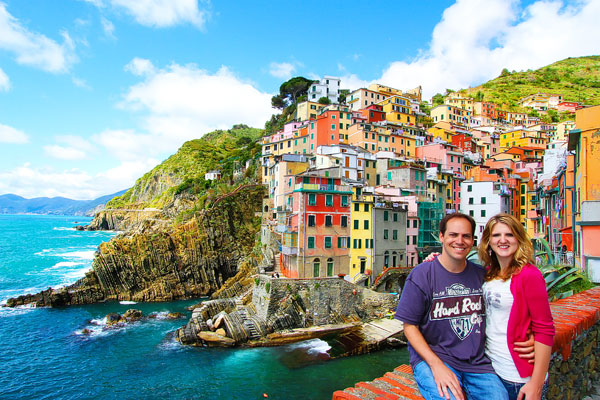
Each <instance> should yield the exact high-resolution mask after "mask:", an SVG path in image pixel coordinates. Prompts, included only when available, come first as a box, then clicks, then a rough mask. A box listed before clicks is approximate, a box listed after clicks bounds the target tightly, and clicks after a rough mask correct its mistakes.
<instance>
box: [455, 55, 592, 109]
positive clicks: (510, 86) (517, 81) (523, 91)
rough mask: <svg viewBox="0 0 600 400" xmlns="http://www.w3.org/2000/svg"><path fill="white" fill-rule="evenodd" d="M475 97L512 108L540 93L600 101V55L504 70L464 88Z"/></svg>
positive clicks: (582, 101)
mask: <svg viewBox="0 0 600 400" xmlns="http://www.w3.org/2000/svg"><path fill="white" fill-rule="evenodd" d="M460 92H461V93H467V94H469V95H471V96H472V97H474V98H478V99H481V97H482V96H483V100H484V101H490V102H493V103H496V104H501V105H503V106H504V107H505V108H507V109H509V110H511V111H517V110H519V108H518V106H517V103H518V101H519V99H520V98H522V97H525V96H528V95H531V94H535V93H538V92H541V93H556V94H562V95H563V99H564V101H576V102H581V103H583V104H586V105H598V104H600V56H587V57H578V58H567V59H565V60H562V61H557V62H555V63H553V64H550V65H548V66H545V67H542V68H540V69H537V70H535V71H532V70H528V71H522V72H516V71H512V72H510V71H508V70H506V69H505V70H504V71H503V72H502V74H501V75H500V76H499V77H497V78H495V79H492V80H491V81H488V82H486V83H484V84H482V85H480V86H477V87H473V88H469V89H464V90H461V91H460Z"/></svg>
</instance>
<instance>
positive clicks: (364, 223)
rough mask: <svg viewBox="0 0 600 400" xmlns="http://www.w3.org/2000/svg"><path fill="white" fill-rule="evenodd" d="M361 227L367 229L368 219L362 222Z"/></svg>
mask: <svg viewBox="0 0 600 400" xmlns="http://www.w3.org/2000/svg"><path fill="white" fill-rule="evenodd" d="M363 227H364V229H369V220H368V219H365V220H364V221H363Z"/></svg>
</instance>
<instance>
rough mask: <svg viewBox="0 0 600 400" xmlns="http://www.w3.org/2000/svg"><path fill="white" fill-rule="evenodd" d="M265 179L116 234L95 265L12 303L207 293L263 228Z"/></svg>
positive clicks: (216, 286)
mask: <svg viewBox="0 0 600 400" xmlns="http://www.w3.org/2000/svg"><path fill="white" fill-rule="evenodd" d="M263 196H264V189H263V187H262V186H261V185H245V186H241V187H239V188H238V189H236V190H235V191H232V192H231V193H229V194H223V195H221V196H220V197H218V198H216V199H214V201H211V202H208V203H205V208H204V209H202V210H197V211H195V212H194V213H193V214H191V215H192V217H191V218H189V219H188V220H187V221H185V222H182V223H179V224H177V223H172V225H171V226H168V227H166V226H164V224H161V226H160V228H156V227H155V226H152V224H151V223H150V222H148V221H149V220H147V221H146V222H147V223H148V226H149V228H148V229H146V230H140V232H138V233H125V234H121V235H118V236H117V237H115V238H113V239H112V240H110V241H109V242H106V243H103V244H101V245H100V247H99V248H98V251H97V253H96V257H95V258H94V261H93V268H92V270H91V271H90V272H88V273H87V275H86V276H85V277H84V278H83V279H81V280H79V281H78V282H76V283H75V284H74V285H72V286H69V287H67V288H63V289H59V290H52V289H49V290H47V291H44V292H41V293H38V294H36V295H28V296H21V297H19V298H16V299H10V300H9V301H8V302H7V305H8V306H15V305H20V304H26V303H35V304H36V305H38V306H62V305H69V304H86V303H94V302H99V301H107V300H133V301H169V300H174V299H186V298H193V297H200V296H206V295H210V294H211V293H213V292H215V291H216V290H217V289H219V288H220V287H221V285H222V284H223V283H224V282H225V281H226V280H227V279H228V278H230V277H231V276H233V275H235V274H236V273H237V272H238V263H239V262H240V261H241V260H243V259H244V258H245V257H246V256H247V255H248V254H251V252H252V249H253V247H254V244H255V239H256V237H257V234H258V232H259V229H260V221H259V218H258V217H256V215H255V213H256V212H257V211H258V210H260V204H261V202H262V198H263Z"/></svg>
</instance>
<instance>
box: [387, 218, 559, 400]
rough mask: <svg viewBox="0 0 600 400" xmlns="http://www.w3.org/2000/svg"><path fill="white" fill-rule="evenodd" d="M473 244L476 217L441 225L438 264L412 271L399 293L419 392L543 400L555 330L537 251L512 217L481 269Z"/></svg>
mask: <svg viewBox="0 0 600 400" xmlns="http://www.w3.org/2000/svg"><path fill="white" fill-rule="evenodd" d="M474 234H475V221H474V220H473V218H471V217H470V216H468V215H465V214H461V213H455V214H449V215H447V216H445V217H444V218H443V219H442V221H441V222H440V241H441V242H442V253H441V255H440V256H439V257H437V258H435V259H434V260H432V261H427V262H424V263H422V264H419V265H418V266H416V267H415V268H414V269H413V271H411V273H410V275H409V276H408V278H407V280H406V284H405V286H404V289H403V291H402V296H401V298H400V302H399V303H398V309H397V311H396V315H395V318H396V319H399V320H400V321H403V322H404V333H405V335H406V338H407V339H408V341H409V353H410V363H411V366H412V368H413V372H414V375H415V380H416V381H417V384H418V386H419V390H420V391H421V394H422V395H423V397H425V398H426V399H428V400H429V399H440V398H446V399H456V400H464V399H465V398H466V399H475V400H479V399H486V400H496V399H498V400H500V399H502V400H504V399H511V400H512V399H518V400H522V399H527V400H538V399H544V394H545V392H546V390H547V372H548V365H549V362H550V354H551V349H552V343H553V337H554V324H553V321H552V314H551V313H550V306H549V304H548V295H547V293H546V285H545V282H544V279H543V277H542V275H541V273H540V272H539V270H538V269H537V268H536V267H535V265H533V264H534V261H533V257H534V252H533V246H532V244H531V241H530V240H529V238H528V237H527V234H526V233H525V230H524V228H523V226H522V225H521V224H520V223H519V221H518V220H517V219H516V218H514V217H513V216H511V215H508V214H498V215H496V216H494V217H492V218H491V219H490V220H489V221H488V223H487V225H486V227H485V230H484V232H483V234H482V236H481V243H480V245H479V259H480V260H481V261H482V262H483V263H484V264H485V268H483V267H481V266H480V265H478V264H475V263H472V262H471V261H468V260H467V255H468V254H469V251H470V250H471V248H472V247H473V243H474ZM529 332H531V333H532V334H533V337H531V336H530V333H529ZM532 349H533V352H532ZM520 353H521V355H520ZM528 359H530V360H528ZM531 361H534V362H533V363H531Z"/></svg>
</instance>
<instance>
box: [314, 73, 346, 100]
mask: <svg viewBox="0 0 600 400" xmlns="http://www.w3.org/2000/svg"><path fill="white" fill-rule="evenodd" d="M306 96H307V98H308V100H309V101H312V102H318V101H319V99H320V98H321V97H326V98H328V99H329V101H330V102H331V103H333V104H337V103H338V99H339V96H340V78H336V77H334V76H327V75H325V76H324V77H323V79H321V80H320V81H319V82H317V83H313V84H312V85H310V87H309V88H308V92H307V94H306Z"/></svg>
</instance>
